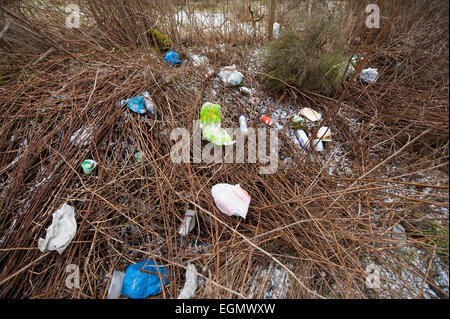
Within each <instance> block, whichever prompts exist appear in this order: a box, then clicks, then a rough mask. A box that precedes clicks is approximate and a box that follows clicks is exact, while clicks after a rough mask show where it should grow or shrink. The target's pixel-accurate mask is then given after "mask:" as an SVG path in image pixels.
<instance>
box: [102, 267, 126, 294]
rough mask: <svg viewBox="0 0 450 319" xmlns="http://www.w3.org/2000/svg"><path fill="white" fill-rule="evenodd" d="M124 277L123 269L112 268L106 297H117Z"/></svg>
mask: <svg viewBox="0 0 450 319" xmlns="http://www.w3.org/2000/svg"><path fill="white" fill-rule="evenodd" d="M124 278H125V273H124V272H123V271H117V270H114V272H113V275H112V278H111V283H110V284H109V288H108V294H107V295H106V299H117V298H119V297H120V291H121V290H122V284H123V279H124Z"/></svg>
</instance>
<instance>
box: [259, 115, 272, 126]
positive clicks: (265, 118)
mask: <svg viewBox="0 0 450 319" xmlns="http://www.w3.org/2000/svg"><path fill="white" fill-rule="evenodd" d="M261 121H263V122H264V123H266V124H267V125H269V126H270V125H271V124H272V118H270V117H268V116H265V115H263V116H262V117H261Z"/></svg>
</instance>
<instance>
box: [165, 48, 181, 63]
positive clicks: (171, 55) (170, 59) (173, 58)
mask: <svg viewBox="0 0 450 319" xmlns="http://www.w3.org/2000/svg"><path fill="white" fill-rule="evenodd" d="M164 61H166V62H167V63H169V64H170V65H175V64H182V63H183V62H181V60H180V56H179V54H178V53H176V52H175V51H169V52H167V53H166V55H165V56H164Z"/></svg>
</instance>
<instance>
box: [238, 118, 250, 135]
mask: <svg viewBox="0 0 450 319" xmlns="http://www.w3.org/2000/svg"><path fill="white" fill-rule="evenodd" d="M239 126H240V130H241V133H242V135H248V127H247V120H246V118H245V116H244V115H242V114H241V115H240V116H239Z"/></svg>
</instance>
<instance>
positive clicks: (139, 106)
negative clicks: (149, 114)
mask: <svg viewBox="0 0 450 319" xmlns="http://www.w3.org/2000/svg"><path fill="white" fill-rule="evenodd" d="M126 103H127V106H128V107H129V108H130V109H131V110H133V111H135V112H136V113H139V114H144V113H145V112H146V111H147V110H146V109H145V100H144V97H143V96H142V95H138V96H135V97H132V98H131V99H128V100H126Z"/></svg>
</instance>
